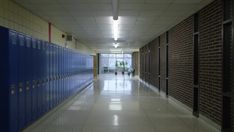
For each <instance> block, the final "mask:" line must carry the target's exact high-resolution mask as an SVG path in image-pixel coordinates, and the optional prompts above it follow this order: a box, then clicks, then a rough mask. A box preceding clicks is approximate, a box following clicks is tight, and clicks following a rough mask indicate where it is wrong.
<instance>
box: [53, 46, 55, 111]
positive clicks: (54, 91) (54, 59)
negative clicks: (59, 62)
mask: <svg viewBox="0 0 234 132" xmlns="http://www.w3.org/2000/svg"><path fill="white" fill-rule="evenodd" d="M54 107H55V46H54V44H52V108H54Z"/></svg>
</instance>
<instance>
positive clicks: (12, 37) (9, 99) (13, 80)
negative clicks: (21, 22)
mask: <svg viewBox="0 0 234 132" xmlns="http://www.w3.org/2000/svg"><path fill="white" fill-rule="evenodd" d="M0 40H1V45H0V60H1V65H0V73H1V74H0V87H1V92H0V103H1V109H0V112H1V118H0V122H1V131H6V132H17V130H18V129H17V126H18V125H17V121H18V120H17V114H18V112H17V104H18V103H17V99H18V98H17V95H18V91H17V90H18V89H17V88H18V76H17V74H18V71H17V70H18V67H17V65H18V64H17V62H18V61H17V57H18V55H17V50H18V44H17V33H16V32H14V31H10V32H9V30H8V29H6V28H3V27H0Z"/></svg>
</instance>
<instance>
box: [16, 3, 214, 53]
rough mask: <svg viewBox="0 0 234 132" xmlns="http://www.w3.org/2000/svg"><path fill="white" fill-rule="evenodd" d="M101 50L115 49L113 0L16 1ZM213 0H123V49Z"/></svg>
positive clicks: (133, 46)
mask: <svg viewBox="0 0 234 132" xmlns="http://www.w3.org/2000/svg"><path fill="white" fill-rule="evenodd" d="M15 1H16V2H17V3H19V4H20V5H22V6H24V7H25V8H27V9H29V10H30V11H31V12H33V13H34V14H36V15H38V16H40V17H42V18H44V19H46V20H48V21H50V22H52V23H53V24H54V25H55V26H56V27H58V28H60V29H62V30H64V31H65V32H67V33H72V34H73V35H74V36H75V37H76V38H78V40H79V41H80V42H84V43H86V44H87V45H88V46H90V47H92V48H93V49H96V50H97V51H100V52H102V51H103V52H104V51H110V48H113V46H112V43H114V42H115V41H114V39H113V36H114V34H113V20H112V3H111V0H15ZM211 1H212V0H119V10H118V14H119V20H118V21H119V26H118V29H119V34H118V36H119V39H118V41H117V42H118V43H119V44H120V48H123V50H125V51H133V50H136V49H137V48H140V47H141V46H143V45H145V44H146V43H148V42H150V41H151V40H152V39H154V38H155V37H157V36H158V35H160V34H161V33H163V32H165V31H166V30H168V28H169V27H172V26H173V25H176V24H178V23H179V22H180V21H181V20H183V19H185V18H186V17H188V16H189V15H192V14H193V13H195V12H196V11H198V10H199V9H201V8H202V7H204V6H205V5H207V4H208V3H210V2H211Z"/></svg>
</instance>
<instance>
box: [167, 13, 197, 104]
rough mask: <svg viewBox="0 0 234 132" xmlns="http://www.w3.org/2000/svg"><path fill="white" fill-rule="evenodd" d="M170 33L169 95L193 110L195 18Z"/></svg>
mask: <svg viewBox="0 0 234 132" xmlns="http://www.w3.org/2000/svg"><path fill="white" fill-rule="evenodd" d="M169 32H170V37H169V41H170V44H169V83H168V88H169V95H170V96H172V97H174V98H176V99H177V100H179V101H181V102H182V103H184V104H186V105H187V106H189V107H190V108H192V104H193V95H192V93H193V68H192V66H193V17H189V18H187V19H186V20H184V21H182V22H181V23H180V24H178V25H177V26H175V27H174V28H172V29H171V30H170V31H169Z"/></svg>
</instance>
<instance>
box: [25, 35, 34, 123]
mask: <svg viewBox="0 0 234 132" xmlns="http://www.w3.org/2000/svg"><path fill="white" fill-rule="evenodd" d="M25 40H26V48H25V67H24V68H25V70H24V71H25V79H26V98H25V100H26V125H29V124H30V123H31V121H32V103H31V101H32V99H31V98H32V91H31V79H32V77H31V60H32V59H31V54H32V52H31V49H32V48H31V38H30V37H28V36H26V37H25Z"/></svg>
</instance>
